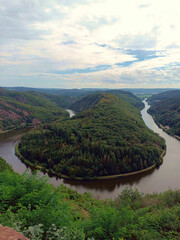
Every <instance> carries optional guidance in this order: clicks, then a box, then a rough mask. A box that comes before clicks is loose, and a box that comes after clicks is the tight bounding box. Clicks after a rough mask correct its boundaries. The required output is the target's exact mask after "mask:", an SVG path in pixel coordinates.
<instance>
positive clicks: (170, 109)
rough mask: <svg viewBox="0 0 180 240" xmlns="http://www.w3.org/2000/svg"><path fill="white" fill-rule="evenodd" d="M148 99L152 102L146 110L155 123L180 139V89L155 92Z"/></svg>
mask: <svg viewBox="0 0 180 240" xmlns="http://www.w3.org/2000/svg"><path fill="white" fill-rule="evenodd" d="M148 100H149V102H150V104H152V107H151V108H150V109H149V110H148V112H149V113H150V114H151V115H152V116H153V117H154V119H155V121H156V123H157V124H158V125H159V126H160V127H161V128H162V129H163V130H165V131H166V132H167V133H168V134H170V135H173V136H175V137H176V138H178V139H179V140H180V90H174V91H168V92H166V93H161V94H156V95H154V96H152V97H151V98H149V99H148Z"/></svg>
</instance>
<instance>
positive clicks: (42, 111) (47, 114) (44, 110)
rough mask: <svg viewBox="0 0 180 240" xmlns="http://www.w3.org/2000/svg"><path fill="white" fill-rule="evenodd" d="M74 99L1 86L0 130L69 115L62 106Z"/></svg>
mask: <svg viewBox="0 0 180 240" xmlns="http://www.w3.org/2000/svg"><path fill="white" fill-rule="evenodd" d="M72 100H73V99H71V98H68V99H66V97H65V98H64V97H61V96H51V95H46V94H42V93H35V92H25V93H21V92H15V91H8V90H5V89H2V88H0V131H4V130H9V129H13V128H19V127H24V126H29V125H37V124H39V123H45V122H49V121H52V120H55V119H57V118H59V117H64V116H67V113H66V112H65V111H64V110H63V109H62V108H60V106H63V104H65V103H67V104H68V101H69V104H72V102H73V101H72Z"/></svg>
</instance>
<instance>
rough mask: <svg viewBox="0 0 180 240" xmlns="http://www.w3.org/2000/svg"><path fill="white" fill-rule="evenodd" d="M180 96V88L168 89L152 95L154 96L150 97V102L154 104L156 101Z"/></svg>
mask: <svg viewBox="0 0 180 240" xmlns="http://www.w3.org/2000/svg"><path fill="white" fill-rule="evenodd" d="M179 97H180V90H171V91H166V92H162V93H158V94H154V95H152V97H150V98H148V102H150V105H151V106H152V105H154V104H156V103H159V102H160V101H164V100H167V99H171V98H179Z"/></svg>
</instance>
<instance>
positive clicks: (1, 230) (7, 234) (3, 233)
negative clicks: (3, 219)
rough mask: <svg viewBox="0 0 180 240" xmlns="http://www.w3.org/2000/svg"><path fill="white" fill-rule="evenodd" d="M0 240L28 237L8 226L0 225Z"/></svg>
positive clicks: (17, 239)
mask: <svg viewBox="0 0 180 240" xmlns="http://www.w3.org/2000/svg"><path fill="white" fill-rule="evenodd" d="M0 240H28V238H26V237H24V236H23V235H22V234H20V233H18V232H16V231H14V230H13V229H11V228H9V227H3V226H2V225H0Z"/></svg>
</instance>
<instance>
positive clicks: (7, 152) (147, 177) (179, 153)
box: [0, 102, 180, 199]
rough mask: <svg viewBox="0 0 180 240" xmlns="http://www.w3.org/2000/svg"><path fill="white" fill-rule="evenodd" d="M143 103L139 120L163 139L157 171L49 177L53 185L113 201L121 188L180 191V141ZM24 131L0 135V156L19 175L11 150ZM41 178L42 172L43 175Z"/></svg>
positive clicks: (21, 166) (19, 167)
mask: <svg viewBox="0 0 180 240" xmlns="http://www.w3.org/2000/svg"><path fill="white" fill-rule="evenodd" d="M144 103H145V108H144V109H143V110H142V111H141V114H142V118H143V120H144V121H145V123H146V125H147V126H148V127H149V128H151V129H152V130H153V131H155V132H157V133H158V134H159V135H160V136H162V137H163V138H164V139H165V140H166V145H167V153H166V155H165V157H164V162H163V164H162V165H161V166H160V167H159V169H154V170H151V171H149V172H146V173H141V174H138V175H134V176H130V177H124V178H116V179H110V180H98V181H97V180H96V181H77V180H64V179H56V178H55V177H50V179H49V182H50V183H53V184H54V185H55V186H58V185H59V184H62V183H63V184H64V185H66V186H68V187H71V188H72V189H74V190H77V191H78V192H79V193H84V192H87V191H89V192H91V193H92V194H93V195H94V196H95V197H96V198H99V199H106V198H110V199H114V198H115V197H117V196H118V194H119V193H120V192H121V191H122V189H123V188H125V187H127V186H130V187H132V188H137V189H138V190H139V191H141V192H145V193H152V192H163V191H165V190H168V189H169V188H172V189H176V188H177V189H179V188H180V141H178V140H176V139H175V138H173V137H171V136H169V135H167V134H166V133H165V132H163V131H162V130H161V129H160V128H159V127H158V126H157V125H156V124H155V122H154V120H153V118H152V117H151V116H150V115H149V114H148V113H147V109H148V107H149V106H148V104H147V103H146V102H144ZM25 131H27V130H16V131H12V132H9V133H6V134H3V135H0V156H2V157H3V158H4V159H6V161H7V162H8V163H9V164H10V165H12V167H13V169H14V170H15V171H16V172H18V173H22V172H24V171H25V170H26V169H27V167H26V165H25V164H23V163H21V161H20V160H19V159H18V158H17V157H16V156H15V153H14V147H15V145H16V144H17V143H18V142H19V141H20V138H21V136H22V134H23V133H24V132H25ZM42 175H43V173H42Z"/></svg>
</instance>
